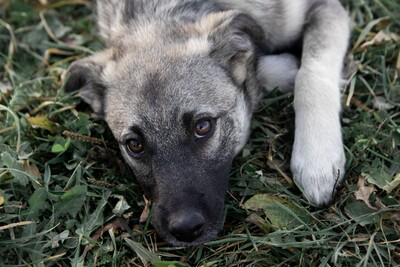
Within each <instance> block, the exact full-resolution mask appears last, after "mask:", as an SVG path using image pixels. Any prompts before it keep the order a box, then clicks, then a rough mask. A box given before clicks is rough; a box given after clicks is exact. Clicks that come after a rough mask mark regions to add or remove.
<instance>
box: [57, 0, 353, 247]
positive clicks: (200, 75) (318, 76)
mask: <svg viewBox="0 0 400 267" xmlns="http://www.w3.org/2000/svg"><path fill="white" fill-rule="evenodd" d="M97 13H98V14H97V15H98V26H99V28H100V33H101V36H102V37H103V38H104V39H105V40H106V42H107V48H106V49H105V50H103V51H100V52H97V53H96V54H94V55H92V56H89V57H87V58H84V59H81V60H78V61H76V62H75V63H73V64H72V65H71V66H70V69H69V78H68V80H67V82H66V84H65V90H66V91H73V90H79V91H80V95H81V97H82V98H83V100H84V101H85V102H87V103H88V104H89V105H90V106H91V107H92V109H93V111H94V112H95V113H96V114H97V115H98V116H101V117H102V118H104V119H105V120H106V121H107V123H108V125H109V127H110V128H111V130H112V132H113V134H114V136H115V138H116V139H117V140H118V142H119V144H120V148H121V153H122V155H123V157H124V158H125V160H126V162H127V163H128V165H129V166H130V167H131V168H132V169H133V171H134V173H135V175H136V177H137V179H138V181H139V182H140V184H141V185H142V187H143V189H144V191H145V193H146V195H147V197H148V198H149V199H151V201H152V203H153V204H154V205H155V207H154V214H153V218H152V222H153V225H154V226H155V228H156V230H157V232H158V233H159V234H160V235H161V236H162V237H163V238H164V239H165V240H166V241H167V242H168V243H169V244H171V245H175V246H192V245H198V244H201V243H204V242H205V241H207V240H209V239H211V238H213V237H214V236H215V235H216V234H217V233H218V231H219V230H220V229H221V227H222V225H223V218H224V198H225V192H226V190H227V182H228V176H229V170H230V167H231V163H232V161H233V159H234V157H235V155H236V154H238V152H239V151H240V150H241V149H242V148H243V146H244V144H245V143H246V140H247V138H248V136H249V130H250V122H251V117H252V113H253V111H254V109H255V107H256V105H257V102H258V101H259V99H260V95H261V88H262V87H267V88H274V87H279V88H280V89H281V90H285V91H287V90H294V109H295V113H296V118H295V140H294V144H293V153H292V159H291V170H292V172H293V177H294V180H295V181H296V182H297V184H298V186H299V187H301V188H302V191H303V192H304V193H305V196H306V197H307V198H308V199H309V200H310V201H311V202H312V203H314V204H316V205H324V204H327V203H329V202H330V201H331V199H332V197H333V195H334V192H335V187H336V185H337V184H338V183H339V182H340V181H341V180H342V178H343V175H344V165H345V155H344V150H343V144H342V135H341V126H340V117H339V113H340V109H341V108H340V90H339V82H340V75H341V70H342V63H343V58H344V55H345V53H346V49H347V44H348V39H349V32H350V29H349V28H350V27H349V25H350V23H349V19H348V16H347V13H346V12H345V10H344V9H343V7H342V6H341V4H340V3H339V2H338V0H295V1H293V0H205V1H196V0H170V1H161V0H101V1H98V2H97ZM295 48H296V49H295ZM294 50H297V51H300V53H293V51H294Z"/></svg>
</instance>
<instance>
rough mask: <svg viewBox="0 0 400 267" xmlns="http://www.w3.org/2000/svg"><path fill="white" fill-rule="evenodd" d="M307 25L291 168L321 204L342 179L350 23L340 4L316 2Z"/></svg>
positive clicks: (334, 0)
mask: <svg viewBox="0 0 400 267" xmlns="http://www.w3.org/2000/svg"><path fill="white" fill-rule="evenodd" d="M307 21H308V23H307V25H306V26H305V31H304V43H303V54H302V59H301V67H300V70H299V72H298V74H297V76H296V80H295V93H294V95H295V98H294V109H295V112H296V120H295V126H296V130H295V140H294V145H293V154H292V160H291V169H292V172H293V175H294V179H295V181H296V182H297V184H298V185H299V186H300V187H301V188H302V189H303V190H304V193H305V194H306V196H307V197H308V199H309V200H310V201H311V202H313V203H314V204H317V205H323V204H328V203H329V202H330V201H331V200H332V196H333V193H334V191H335V187H336V185H337V183H338V182H340V181H341V179H342V178H343V174H344V166H345V155H344V149H343V144H342V134H341V125H340V118H339V113H340V109H341V107H340V102H341V101H340V89H339V83H340V75H341V69H342V64H343V58H344V55H345V53H346V50H347V43H348V39H349V32H350V29H349V28H350V23H349V19H348V16H347V12H346V11H345V10H344V9H343V7H342V6H341V5H340V3H339V2H338V1H337V0H325V1H316V2H315V4H314V6H313V7H312V8H311V10H310V12H309V17H308V20H307Z"/></svg>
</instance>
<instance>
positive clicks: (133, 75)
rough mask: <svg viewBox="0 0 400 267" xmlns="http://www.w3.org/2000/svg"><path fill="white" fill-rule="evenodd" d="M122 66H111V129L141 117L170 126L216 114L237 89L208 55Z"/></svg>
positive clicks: (108, 112)
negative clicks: (186, 118)
mask: <svg viewBox="0 0 400 267" xmlns="http://www.w3.org/2000/svg"><path fill="white" fill-rule="evenodd" d="M123 64H124V65H119V66H118V65H116V66H113V68H114V75H113V76H110V77H113V79H112V82H108V84H109V90H108V93H107V102H106V106H107V108H106V116H107V121H108V123H109V124H111V125H110V126H111V127H112V124H118V125H115V126H116V127H115V128H116V129H121V128H124V129H127V128H128V127H130V126H134V125H140V124H142V123H143V121H146V122H152V123H153V124H155V125H157V126H158V127H162V125H163V124H165V125H164V126H165V127H167V126H170V124H171V123H174V122H179V121H180V120H181V119H182V118H183V116H184V115H185V114H188V113H192V114H194V115H195V114H201V113H204V114H209V115H211V116H214V115H215V116H217V115H218V114H221V113H223V112H229V110H230V109H231V108H232V107H233V106H234V103H235V101H236V97H237V94H238V93H239V89H238V88H237V87H236V86H235V85H234V84H233V82H232V80H231V78H230V77H229V76H228V75H227V74H226V72H225V71H224V70H222V69H221V68H220V67H218V65H216V64H215V63H214V62H213V61H212V60H211V59H210V58H207V57H203V56H198V57H193V56H192V57H181V58H175V59H171V58H153V59H151V60H150V59H149V60H147V61H146V60H143V58H142V59H138V60H132V61H131V64H127V62H126V61H125V62H124V63H123ZM121 126H123V127H121ZM121 134H123V133H120V134H118V133H116V135H117V136H118V135H121Z"/></svg>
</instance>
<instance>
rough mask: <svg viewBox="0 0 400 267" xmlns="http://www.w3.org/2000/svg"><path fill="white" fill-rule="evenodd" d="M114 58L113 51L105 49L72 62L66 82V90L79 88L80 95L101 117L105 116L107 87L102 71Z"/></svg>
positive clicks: (70, 90)
mask: <svg viewBox="0 0 400 267" xmlns="http://www.w3.org/2000/svg"><path fill="white" fill-rule="evenodd" d="M110 60H112V52H111V51H108V50H105V51H102V52H99V53H96V54H94V55H92V56H89V57H87V58H84V59H80V60H78V61H75V62H74V63H72V65H71V66H70V67H69V69H68V72H67V79H66V82H65V84H64V90H65V91H66V92H72V91H76V90H79V95H80V96H81V97H82V99H83V100H84V101H85V102H86V103H88V104H89V105H90V106H91V108H92V109H93V111H94V113H95V114H96V115H97V116H99V117H104V97H105V94H106V87H105V84H104V82H103V78H102V73H103V69H104V67H105V66H106V65H107V63H108V62H110Z"/></svg>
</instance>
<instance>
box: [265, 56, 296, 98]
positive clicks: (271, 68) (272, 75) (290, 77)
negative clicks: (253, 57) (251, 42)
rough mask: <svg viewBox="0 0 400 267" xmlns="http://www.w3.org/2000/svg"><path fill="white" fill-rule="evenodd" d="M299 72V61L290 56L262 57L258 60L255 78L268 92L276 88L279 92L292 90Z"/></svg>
mask: <svg viewBox="0 0 400 267" xmlns="http://www.w3.org/2000/svg"><path fill="white" fill-rule="evenodd" d="M298 71H299V60H298V58H297V57H295V56H294V55H292V54H287V53H284V54H280V55H270V56H263V57H261V58H260V59H259V62H258V69H257V77H258V80H259V82H260V85H261V86H262V87H264V88H265V89H267V90H268V91H270V90H272V89H274V88H276V87H278V89H279V91H281V92H288V91H292V90H293V89H294V81H295V78H296V75H297V72H298Z"/></svg>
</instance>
